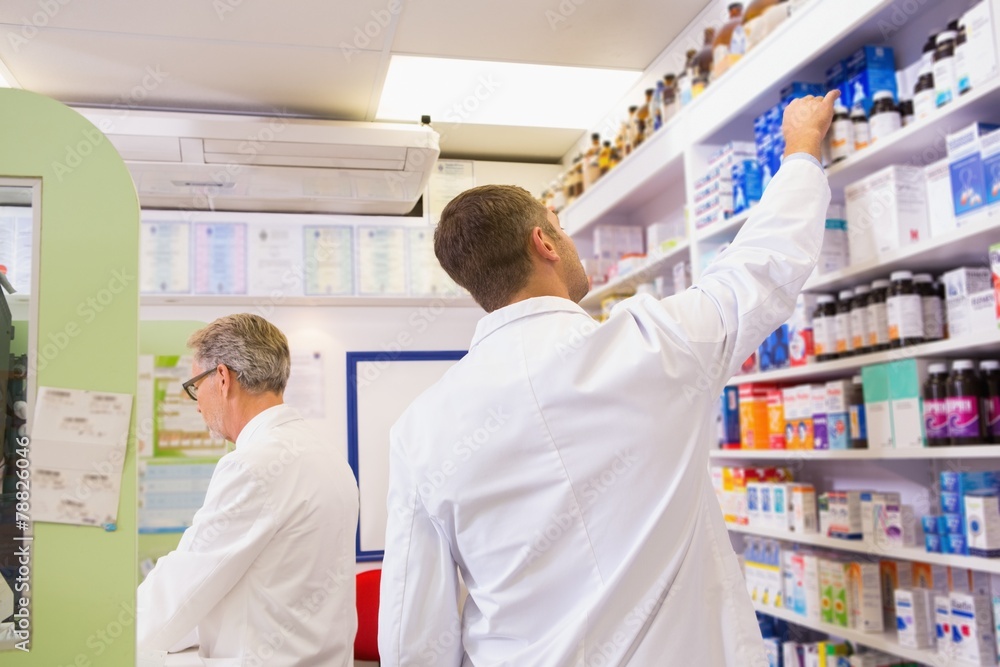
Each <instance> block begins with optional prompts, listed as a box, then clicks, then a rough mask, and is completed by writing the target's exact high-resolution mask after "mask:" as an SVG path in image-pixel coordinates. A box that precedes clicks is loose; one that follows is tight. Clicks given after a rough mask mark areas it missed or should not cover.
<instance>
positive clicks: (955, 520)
mask: <svg viewBox="0 0 1000 667" xmlns="http://www.w3.org/2000/svg"><path fill="white" fill-rule="evenodd" d="M941 520H943V521H944V530H942V531H940V532H941V534H942V535H954V534H957V533H961V532H963V531H964V530H965V528H964V527H963V526H964V525H965V524H963V523H962V515H961V514H943V515H941ZM940 525H941V523H940V522H939V523H938V526H940Z"/></svg>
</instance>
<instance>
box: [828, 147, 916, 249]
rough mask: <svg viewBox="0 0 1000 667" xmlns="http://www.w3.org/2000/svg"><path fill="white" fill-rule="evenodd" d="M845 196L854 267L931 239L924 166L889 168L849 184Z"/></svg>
mask: <svg viewBox="0 0 1000 667" xmlns="http://www.w3.org/2000/svg"><path fill="white" fill-rule="evenodd" d="M844 197H845V200H846V204H847V231H848V245H849V248H850V250H849V252H850V258H851V262H852V263H853V264H861V263H865V262H870V261H874V260H877V259H878V257H879V256H881V255H884V254H886V253H891V252H894V251H896V250H899V249H900V248H903V247H906V246H908V245H912V244H914V243H919V242H920V241H923V240H926V239H928V238H930V223H929V221H928V219H927V182H926V177H925V175H924V169H923V168H922V167H907V166H902V165H894V166H891V167H886V168H885V169H882V170H880V171H877V172H875V173H873V174H870V175H868V176H866V177H865V178H863V179H861V180H859V181H856V182H854V183H851V184H850V185H848V186H847V187H846V188H845V189H844Z"/></svg>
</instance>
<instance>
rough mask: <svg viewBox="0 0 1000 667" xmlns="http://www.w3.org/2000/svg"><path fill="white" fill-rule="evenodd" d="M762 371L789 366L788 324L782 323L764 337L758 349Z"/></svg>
mask: <svg viewBox="0 0 1000 667" xmlns="http://www.w3.org/2000/svg"><path fill="white" fill-rule="evenodd" d="M757 357H758V359H759V363H760V371H761V372H762V373H763V372H766V371H776V370H779V369H783V368H788V366H789V358H788V325H787V324H782V325H780V326H779V327H778V328H777V329H775V330H774V331H772V332H771V334H770V335H769V336H768V337H767V338H765V339H764V342H763V343H761V345H760V347H759V348H758V350H757Z"/></svg>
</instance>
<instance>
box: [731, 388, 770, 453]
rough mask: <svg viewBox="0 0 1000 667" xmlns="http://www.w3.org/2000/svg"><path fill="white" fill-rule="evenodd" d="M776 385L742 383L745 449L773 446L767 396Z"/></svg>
mask: <svg viewBox="0 0 1000 667" xmlns="http://www.w3.org/2000/svg"><path fill="white" fill-rule="evenodd" d="M775 389H777V387H775V386H774V385H767V384H743V385H740V388H739V391H740V397H739V409H740V444H741V446H742V447H743V449H769V448H770V446H771V440H770V430H769V425H768V424H769V420H768V412H767V397H768V394H769V393H770V392H771V391H774V390H775Z"/></svg>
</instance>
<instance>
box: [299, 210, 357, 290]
mask: <svg viewBox="0 0 1000 667" xmlns="http://www.w3.org/2000/svg"><path fill="white" fill-rule="evenodd" d="M303 241H304V243H305V257H304V262H303V274H304V282H305V293H306V294H307V295H309V296H323V295H329V296H337V295H352V294H354V228H353V227H334V226H322V227H321V226H316V227H312V226H309V227H306V228H305V229H304V230H303Z"/></svg>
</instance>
